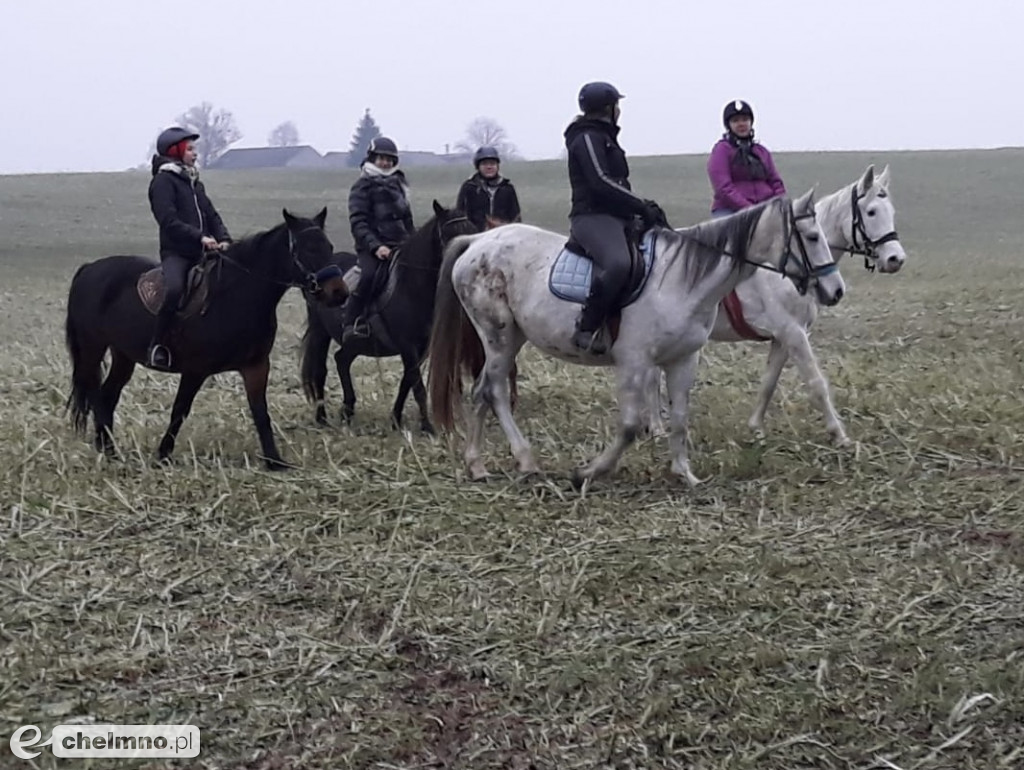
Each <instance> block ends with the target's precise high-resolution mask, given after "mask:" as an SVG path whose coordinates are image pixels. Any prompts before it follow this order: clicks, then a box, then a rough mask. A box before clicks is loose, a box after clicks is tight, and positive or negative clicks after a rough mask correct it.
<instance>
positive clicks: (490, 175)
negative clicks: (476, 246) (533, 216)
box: [455, 147, 522, 230]
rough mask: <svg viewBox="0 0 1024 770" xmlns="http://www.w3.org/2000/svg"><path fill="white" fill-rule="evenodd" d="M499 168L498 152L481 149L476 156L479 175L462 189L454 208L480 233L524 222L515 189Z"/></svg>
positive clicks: (476, 174) (494, 149)
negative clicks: (504, 225) (509, 223)
mask: <svg viewBox="0 0 1024 770" xmlns="http://www.w3.org/2000/svg"><path fill="white" fill-rule="evenodd" d="M500 164H501V157H500V156H499V155H498V150H497V149H496V148H494V147H481V148H480V149H478V150H477V151H476V153H475V154H474V155H473V165H474V166H475V167H476V173H475V174H473V176H471V177H470V178H469V179H467V180H466V181H465V182H463V183H462V187H460V188H459V196H458V198H457V199H456V201H455V208H457V209H459V210H460V211H462V212H464V213H465V214H466V218H467V219H469V221H470V222H472V223H473V224H474V225H476V227H477V229H478V230H487V229H490V228H491V227H495V226H497V225H500V224H506V223H508V222H521V221H522V212H521V211H520V209H519V196H518V195H516V188H515V187H513V185H512V182H511V181H509V180H508V179H506V178H505V177H503V176H502V175H501V173H500V168H501V165H500Z"/></svg>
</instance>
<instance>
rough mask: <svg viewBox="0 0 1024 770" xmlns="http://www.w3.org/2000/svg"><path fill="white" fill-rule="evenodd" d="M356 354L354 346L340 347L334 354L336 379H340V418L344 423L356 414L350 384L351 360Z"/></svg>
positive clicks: (354, 400)
mask: <svg viewBox="0 0 1024 770" xmlns="http://www.w3.org/2000/svg"><path fill="white" fill-rule="evenodd" d="M358 355H359V354H358V353H356V352H355V348H354V347H348V348H345V347H343V348H340V349H339V350H338V352H337V353H335V354H334V363H335V365H336V366H337V367H338V379H339V380H341V392H342V405H341V419H342V421H343V422H345V423H346V424H347V423H351V422H352V418H353V417H354V416H355V414H356V389H355V387H354V386H353V385H352V362H353V361H355V360H356V357H357V356H358Z"/></svg>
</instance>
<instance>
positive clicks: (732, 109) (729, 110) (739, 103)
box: [722, 99, 754, 129]
mask: <svg viewBox="0 0 1024 770" xmlns="http://www.w3.org/2000/svg"><path fill="white" fill-rule="evenodd" d="M737 115H746V116H747V117H748V118H750V122H751V123H753V122H754V108H753V107H751V106H750V103H749V102H745V101H743V100H742V99H737V100H736V101H733V102H729V103H728V104H727V105H725V109H724V110H722V123H723V124H724V125H725V127H726V129H728V128H729V121H730V120H732V119H733V118H735V117H736V116H737Z"/></svg>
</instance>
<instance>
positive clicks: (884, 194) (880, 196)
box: [878, 190, 889, 198]
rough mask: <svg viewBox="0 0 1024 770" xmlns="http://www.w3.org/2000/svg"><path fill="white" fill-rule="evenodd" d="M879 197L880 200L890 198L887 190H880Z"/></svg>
mask: <svg viewBox="0 0 1024 770" xmlns="http://www.w3.org/2000/svg"><path fill="white" fill-rule="evenodd" d="M878 197H879V198H887V197H889V193H887V192H886V191H885V190H879V191H878Z"/></svg>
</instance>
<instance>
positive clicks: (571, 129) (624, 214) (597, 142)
mask: <svg viewBox="0 0 1024 770" xmlns="http://www.w3.org/2000/svg"><path fill="white" fill-rule="evenodd" d="M618 135H619V127H618V126H616V125H613V124H612V123H609V122H608V121H605V120H597V119H592V118H585V117H582V116H580V117H578V118H576V119H575V120H574V121H573V122H572V123H570V124H569V126H568V128H566V129H565V134H564V136H565V147H566V149H567V150H568V156H569V158H568V163H569V184H570V185H571V186H572V209H571V210H570V212H569V216H570V217H573V216H576V215H577V214H611V215H612V216H615V217H621V218H622V219H628V218H630V217H631V216H633V215H634V214H642V213H643V211H644V200H643V198H641V197H639V196H638V195H636V194H634V193H633V192H632V190H631V188H630V186H629V164H628V163H627V162H626V153H625V152H623V150H622V148H621V147H619V143H618V140H617V137H618Z"/></svg>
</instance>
